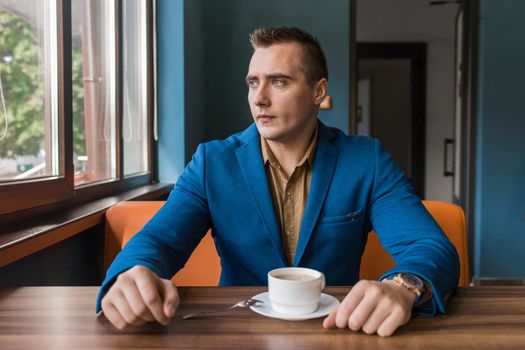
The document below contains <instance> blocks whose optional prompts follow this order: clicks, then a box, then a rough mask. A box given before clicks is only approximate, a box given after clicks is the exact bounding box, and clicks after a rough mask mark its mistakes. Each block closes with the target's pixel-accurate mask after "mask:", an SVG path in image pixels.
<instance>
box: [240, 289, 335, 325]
mask: <svg viewBox="0 0 525 350" xmlns="http://www.w3.org/2000/svg"><path fill="white" fill-rule="evenodd" d="M252 299H258V300H260V301H262V304H255V305H252V306H250V309H252V310H253V311H255V312H256V313H258V314H261V315H263V316H267V317H272V318H279V319H281V320H286V321H302V320H309V319H311V318H318V317H323V316H326V315H328V314H329V313H330V312H331V311H332V310H333V309H335V308H336V307H337V306H338V305H339V300H337V299H336V298H334V297H333V296H331V295H328V294H324V293H321V301H320V303H319V308H318V309H317V311H315V312H312V313H309V314H306V315H285V314H281V313H278V312H275V311H273V309H272V303H271V301H270V299H269V298H268V292H264V293H260V294H257V295H255V296H253V297H252Z"/></svg>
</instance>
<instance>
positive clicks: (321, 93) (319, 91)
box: [314, 78, 327, 106]
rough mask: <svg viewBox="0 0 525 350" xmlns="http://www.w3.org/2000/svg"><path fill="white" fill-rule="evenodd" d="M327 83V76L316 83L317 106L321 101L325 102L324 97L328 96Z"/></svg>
mask: <svg viewBox="0 0 525 350" xmlns="http://www.w3.org/2000/svg"><path fill="white" fill-rule="evenodd" d="M326 84H327V80H326V78H322V79H321V80H319V81H318V82H316V83H315V86H314V104H315V105H316V106H319V105H320V104H321V102H323V100H324V98H325V97H326Z"/></svg>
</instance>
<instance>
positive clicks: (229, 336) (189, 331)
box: [0, 287, 525, 350]
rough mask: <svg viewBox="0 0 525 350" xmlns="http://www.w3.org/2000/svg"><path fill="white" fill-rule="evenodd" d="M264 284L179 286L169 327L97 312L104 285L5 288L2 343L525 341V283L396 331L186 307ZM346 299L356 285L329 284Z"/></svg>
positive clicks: (308, 345)
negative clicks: (135, 324) (132, 323)
mask: <svg viewBox="0 0 525 350" xmlns="http://www.w3.org/2000/svg"><path fill="white" fill-rule="evenodd" d="M261 291H264V288H254V287H222V288H217V287H187V288H179V293H180V295H181V299H182V304H181V305H180V307H179V309H178V311H177V314H176V315H175V317H174V318H173V320H172V322H171V324H170V325H169V326H168V327H162V326H160V325H158V324H154V323H150V324H147V325H145V326H142V327H139V328H134V329H129V330H126V331H123V332H119V331H117V330H116V329H114V328H113V327H112V326H111V325H110V324H109V323H108V321H107V320H106V319H105V318H104V317H103V316H100V315H99V316H97V315H96V314H95V311H94V308H95V298H96V295H97V292H98V288H97V287H21V288H12V289H2V290H0V349H2V350H5V349H116V348H118V349H153V348H155V349H178V348H206V349H219V348H221V349H233V348H240V349H285V350H287V349H338V348H341V349H365V348H370V349H425V350H427V349H474V348H475V349H498V350H501V349H525V287H476V288H469V289H460V290H458V292H457V294H456V296H455V297H454V298H453V299H452V300H451V303H450V305H449V312H448V314H447V315H441V316H437V317H433V318H426V317H414V318H413V319H412V320H411V322H410V323H409V324H407V325H406V326H404V327H402V328H401V329H399V330H398V331H397V332H396V334H395V335H394V336H393V337H390V338H380V337H378V336H375V335H374V336H370V335H366V334H364V333H362V332H352V331H350V330H339V329H335V330H325V329H323V328H322V326H321V322H322V320H323V319H322V318H320V319H315V320H307V321H300V322H290V321H282V320H276V319H270V318H266V317H263V316H260V315H258V314H256V313H254V312H252V311H251V310H249V309H242V310H236V311H232V312H230V313H228V314H226V315H224V316H220V317H213V318H208V319H192V320H182V318H181V315H183V314H186V313H190V312H195V311H199V310H201V309H213V308H221V307H224V306H227V305H228V306H229V305H231V304H233V303H234V302H236V301H238V300H240V299H244V298H247V297H250V296H253V295H255V294H257V293H259V292H261ZM325 291H326V292H327V293H330V294H332V295H334V296H336V297H337V298H338V299H340V300H341V299H342V298H343V297H344V295H346V292H347V291H348V288H346V287H330V288H327V289H326V290H325Z"/></svg>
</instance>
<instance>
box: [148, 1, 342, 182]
mask: <svg viewBox="0 0 525 350" xmlns="http://www.w3.org/2000/svg"><path fill="white" fill-rule="evenodd" d="M157 6H158V8H157V33H158V59H157V62H158V74H159V79H158V95H159V101H158V111H159V126H160V140H159V164H160V165H159V170H160V171H159V173H160V179H161V180H162V181H173V182H174V181H176V179H177V176H178V175H179V174H180V172H181V171H182V170H183V168H184V163H185V162H187V161H189V159H191V156H192V154H193V153H194V151H195V149H196V147H197V145H198V144H199V143H201V142H203V141H207V140H211V139H223V138H226V137H227V136H229V135H231V134H232V133H235V132H238V131H241V130H242V129H244V128H246V127H247V126H248V125H249V124H250V123H251V122H252V119H251V115H250V112H249V107H248V102H247V88H246V85H245V82H244V77H245V75H246V72H247V69H248V64H249V61H250V57H251V52H252V49H251V46H250V44H249V41H248V35H249V33H250V32H252V31H253V30H254V29H255V28H258V27H267V26H278V25H286V26H299V27H302V28H304V29H306V30H307V31H309V32H311V33H312V34H314V35H315V36H317V37H318V38H319V40H320V41H321V45H322V46H323V49H324V50H325V53H326V56H327V60H328V69H329V74H330V78H329V84H328V93H329V95H330V96H332V98H333V100H332V103H333V109H331V110H327V111H320V113H319V117H320V118H321V120H322V121H323V122H325V123H326V124H328V125H332V126H336V127H338V128H340V129H342V130H344V131H346V132H347V131H348V129H349V104H350V102H349V101H350V93H351V91H350V83H349V81H350V76H349V75H350V8H351V1H340V0H326V1H323V2H322V6H321V3H320V2H319V1H317V0H287V1H282V0H266V1H255V0H228V1H204V0H191V1H190V0H186V1H184V0H158V1H157ZM181 11H182V12H183V13H184V18H183V19H181V13H182V12H181ZM177 21H178V23H177ZM182 22H183V24H182ZM182 35H183V37H184V45H181V37H182ZM181 52H182V56H181ZM181 129H183V130H184V131H181ZM182 153H183V154H184V161H183V160H182V158H181V154H182Z"/></svg>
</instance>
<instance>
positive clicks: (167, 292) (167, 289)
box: [161, 280, 180, 318]
mask: <svg viewBox="0 0 525 350" xmlns="http://www.w3.org/2000/svg"><path fill="white" fill-rule="evenodd" d="M161 282H162V285H163V290H162V295H163V296H164V303H163V307H164V314H165V315H166V316H167V317H168V318H171V317H172V316H173V315H174V314H175V311H176V310H177V306H179V302H180V299H179V293H178V292H177V287H175V285H174V284H173V282H171V281H170V280H162V281H161Z"/></svg>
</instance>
